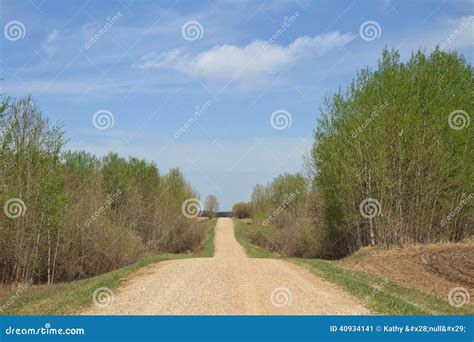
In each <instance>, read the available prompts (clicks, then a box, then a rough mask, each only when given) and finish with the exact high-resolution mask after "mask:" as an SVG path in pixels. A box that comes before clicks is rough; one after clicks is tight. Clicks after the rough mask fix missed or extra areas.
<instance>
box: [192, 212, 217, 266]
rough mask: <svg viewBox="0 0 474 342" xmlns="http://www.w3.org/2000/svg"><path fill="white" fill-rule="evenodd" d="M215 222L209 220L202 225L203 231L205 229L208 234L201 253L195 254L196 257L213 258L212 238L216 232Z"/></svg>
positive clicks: (215, 220) (214, 220)
mask: <svg viewBox="0 0 474 342" xmlns="http://www.w3.org/2000/svg"><path fill="white" fill-rule="evenodd" d="M216 222H217V219H211V220H208V221H204V222H203V223H202V225H203V226H204V229H206V230H207V231H208V233H207V237H206V239H205V240H204V243H203V246H202V249H201V251H200V252H199V253H197V254H196V256H197V257H200V258H211V257H213V256H214V236H215V232H216V230H215V227H216Z"/></svg>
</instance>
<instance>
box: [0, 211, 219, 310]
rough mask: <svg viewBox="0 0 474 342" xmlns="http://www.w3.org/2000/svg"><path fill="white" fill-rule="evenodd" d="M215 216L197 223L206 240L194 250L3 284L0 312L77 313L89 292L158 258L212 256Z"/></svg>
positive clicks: (113, 285) (88, 298) (111, 285)
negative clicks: (61, 277)
mask: <svg viewBox="0 0 474 342" xmlns="http://www.w3.org/2000/svg"><path fill="white" fill-rule="evenodd" d="M215 224H216V220H207V221H204V222H200V223H198V226H200V228H201V229H202V230H203V231H204V232H205V236H206V238H205V240H204V241H203V244H202V246H201V248H200V249H199V251H198V252H197V253H187V254H185V253H177V254H170V253H164V254H150V253H147V254H145V255H144V256H143V257H142V258H141V259H140V260H139V261H137V262H135V263H133V264H130V265H127V266H125V267H122V268H119V269H116V270H114V271H111V272H107V273H104V274H101V275H98V276H95V277H91V278H88V279H82V280H75V281H71V282H65V283H57V284H52V285H47V284H44V285H30V286H28V287H24V288H20V287H16V286H9V287H6V286H4V287H3V289H2V291H0V304H2V305H4V303H7V304H9V305H5V308H4V309H3V310H1V309H2V305H0V315H65V314H77V313H80V311H81V310H82V309H85V308H87V307H88V306H90V305H93V299H92V294H93V293H94V291H95V290H96V289H98V288H107V289H110V290H115V289H117V288H118V287H119V286H120V285H122V284H123V283H124V281H126V280H128V279H130V276H133V273H134V272H135V271H137V270H139V269H141V268H143V267H145V266H148V265H151V264H155V263H158V262H161V261H166V260H174V259H183V258H193V257H200V258H204V257H212V256H214V243H213V242H214V241H213V240H214V231H215V230H214V227H215Z"/></svg>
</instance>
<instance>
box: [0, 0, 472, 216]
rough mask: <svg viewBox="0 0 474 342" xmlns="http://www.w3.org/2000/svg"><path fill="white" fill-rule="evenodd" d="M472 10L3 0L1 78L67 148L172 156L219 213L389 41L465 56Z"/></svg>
mask: <svg viewBox="0 0 474 342" xmlns="http://www.w3.org/2000/svg"><path fill="white" fill-rule="evenodd" d="M473 12H474V11H473V2H472V1H467V0H466V1H464V0H457V1H456V0H453V1H403V0H402V1H396V0H395V1H390V0H374V1H329V0H327V1H315V0H299V1H286V0H280V1H245V0H229V1H226V0H209V1H151V0H148V1H138V0H121V1H98V0H95V1H73V0H68V1H51V0H29V1H28V0H23V1H22V0H15V1H13V0H2V1H1V25H2V27H3V36H2V37H1V40H0V41H1V76H2V77H3V78H4V80H3V81H2V82H1V87H2V92H4V93H6V94H8V95H10V96H13V97H21V96H25V95H27V94H32V95H33V96H34V97H35V99H36V100H37V102H38V104H39V105H40V107H41V108H42V110H43V113H44V114H45V115H46V116H48V117H49V118H50V119H51V120H52V121H53V122H55V121H61V122H63V123H64V126H65V129H66V130H67V132H68V136H69V137H70V142H69V144H68V148H70V149H74V150H86V151H89V152H92V153H95V154H98V155H104V154H106V153H108V152H109V151H114V152H118V153H119V154H121V155H123V156H128V155H132V156H135V157H140V158H144V159H146V160H149V161H155V162H156V163H157V165H158V167H159V168H160V170H161V171H162V172H166V171H167V170H169V169H170V168H172V167H179V168H180V169H181V170H182V171H183V172H184V173H185V175H186V177H187V178H188V180H189V181H190V182H191V183H192V185H193V186H194V187H195V188H196V190H197V191H198V192H199V193H200V194H201V197H202V198H204V197H205V196H206V195H208V194H215V195H216V196H217V197H218V198H219V200H220V203H221V209H223V210H227V209H230V208H231V206H232V205H233V204H234V203H235V202H237V201H246V200H249V197H250V193H251V190H252V188H253V186H254V185H255V184H257V183H267V182H269V181H270V180H271V179H272V178H273V177H275V176H276V175H277V174H279V173H282V172H297V171H300V170H301V169H302V160H303V158H302V156H303V155H304V154H305V152H306V151H308V150H309V149H310V148H311V144H312V134H313V130H314V128H315V126H316V120H317V117H318V107H319V106H320V105H321V102H322V99H323V97H324V96H325V95H327V94H331V93H332V92H334V91H336V90H337V89H338V88H339V87H344V86H345V85H347V83H348V82H350V80H351V79H352V77H353V76H354V75H355V73H356V72H357V70H359V69H360V68H362V67H363V66H366V65H368V66H375V65H376V62H377V59H378V58H379V57H380V54H381V50H382V49H383V47H384V46H388V47H395V48H398V49H399V50H400V52H401V54H402V58H404V59H406V58H407V57H408V56H409V54H410V52H411V51H413V50H415V49H417V48H424V49H426V50H427V51H430V50H431V49H432V48H433V47H434V46H435V44H437V43H441V44H442V46H443V47H444V48H446V49H456V50H458V51H460V52H461V53H463V54H464V55H465V57H466V59H467V60H468V61H470V62H472V60H473V55H472V51H473V49H472V48H473V45H472V44H473V43H472V41H473V23H474V20H473V18H472V17H471V16H472V15H473V14H474V13H473ZM97 112H98V114H97V115H96V116H95V118H96V119H97V118H99V119H97V120H96V121H94V120H93V118H94V114H95V113H97ZM273 113H275V114H273ZM272 114H273V116H272ZM272 117H273V121H272ZM107 119H110V120H108V121H107ZM112 121H113V125H112V124H111V122H112ZM101 125H104V126H101ZM97 127H98V128H101V129H97Z"/></svg>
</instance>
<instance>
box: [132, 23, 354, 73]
mask: <svg viewBox="0 0 474 342" xmlns="http://www.w3.org/2000/svg"><path fill="white" fill-rule="evenodd" d="M353 39H354V36H353V35H351V34H341V33H339V32H330V33H326V34H322V35H318V36H315V37H308V36H305V37H299V38H297V39H296V40H295V41H294V42H292V43H291V44H289V45H288V46H280V45H276V44H268V43H267V42H265V41H263V40H255V41H253V42H251V43H249V44H248V45H246V46H243V47H240V46H236V45H227V44H226V45H217V46H215V47H213V48H211V49H209V50H207V51H204V52H201V53H198V54H194V55H193V54H187V53H185V52H184V51H183V50H181V49H174V50H170V51H167V52H165V53H161V54H158V53H156V52H153V53H150V54H147V55H145V56H143V57H142V58H141V62H140V63H139V67H141V68H151V69H164V68H167V69H174V70H176V71H178V72H180V73H183V74H189V75H195V76H198V77H203V78H208V79H232V78H235V79H238V80H240V81H248V80H255V79H258V78H261V77H264V76H267V75H269V74H272V73H275V72H277V71H279V70H281V68H284V67H285V66H288V65H290V64H291V63H293V62H295V61H297V60H298V59H299V58H301V57H302V56H304V55H317V56H321V55H324V54H326V53H327V52H329V51H330V50H332V49H336V48H340V47H342V46H344V45H346V44H348V43H349V42H350V41H352V40H353Z"/></svg>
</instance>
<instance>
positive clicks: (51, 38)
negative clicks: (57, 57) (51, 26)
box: [46, 30, 58, 43]
mask: <svg viewBox="0 0 474 342" xmlns="http://www.w3.org/2000/svg"><path fill="white" fill-rule="evenodd" d="M57 37H58V30H54V31H53V32H51V33H50V34H48V37H47V38H46V43H52V42H54V41H55V40H56V38H57Z"/></svg>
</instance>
